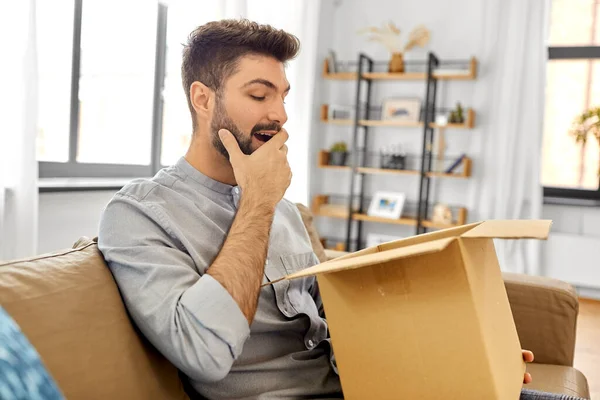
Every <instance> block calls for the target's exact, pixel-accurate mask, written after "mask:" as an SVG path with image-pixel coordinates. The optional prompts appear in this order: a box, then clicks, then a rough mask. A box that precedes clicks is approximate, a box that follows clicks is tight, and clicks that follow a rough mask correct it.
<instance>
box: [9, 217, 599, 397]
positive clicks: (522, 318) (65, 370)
mask: <svg viewBox="0 0 600 400" xmlns="http://www.w3.org/2000/svg"><path fill="white" fill-rule="evenodd" d="M300 208H301V210H302V212H303V218H304V220H305V223H306V224H307V227H308V229H309V232H310V234H311V239H312V241H313V246H314V247H315V252H316V253H317V255H318V256H319V257H320V258H321V260H324V259H326V258H327V255H326V254H325V252H324V251H323V248H322V247H321V246H320V242H319V240H318V235H317V233H316V231H315V230H314V228H313V226H312V222H311V216H310V213H308V211H307V210H306V209H305V208H304V207H300ZM505 282H506V289H507V293H508V296H509V299H510V303H511V307H512V310H513V315H514V317H515V322H516V325H517V330H518V332H519V337H520V339H521V344H522V347H523V348H527V349H531V350H533V351H534V352H535V355H536V363H535V364H531V365H530V366H529V371H530V372H531V373H532V375H533V377H534V383H533V384H531V385H529V387H530V388H532V389H538V390H545V391H550V392H554V393H563V394H570V395H577V396H580V397H584V398H589V391H588V386H587V381H586V379H585V377H584V376H583V374H581V373H580V372H579V371H577V370H576V369H574V368H573V367H572V365H573V354H574V348H575V329H576V320H577V313H578V300H577V296H576V293H575V291H574V290H573V288H572V287H571V286H569V285H567V284H565V283H562V282H559V281H555V280H551V279H546V278H539V277H526V276H522V275H512V274H506V275H505ZM0 305H2V306H3V307H4V308H5V309H6V310H7V312H8V313H9V314H10V315H12V317H13V318H14V319H15V320H16V322H17V323H18V324H19V325H20V326H21V328H22V330H23V331H24V333H25V334H26V335H27V336H28V338H29V340H30V341H31V343H32V344H33V345H34V346H35V347H36V348H37V350H38V352H39V353H40V355H41V357H42V359H43V361H44V362H45V364H46V366H47V368H48V369H49V371H50V372H51V374H52V375H53V377H54V378H55V379H56V381H57V383H58V385H59V386H60V388H61V389H62V391H63V393H64V394H65V395H66V397H67V398H69V399H131V400H134V399H145V400H146V399H187V398H188V397H187V395H186V394H185V391H184V389H183V385H182V383H181V380H180V379H179V375H178V371H177V370H176V368H175V367H174V366H173V365H172V364H170V363H169V362H168V361H167V360H166V359H165V358H164V357H162V356H161V355H160V354H159V353H158V352H157V351H156V350H155V349H154V348H153V347H152V346H151V345H150V344H149V343H147V342H146V341H145V340H144V338H143V337H142V336H141V335H140V334H139V333H138V332H137V331H136V329H135V327H134V326H133V325H132V324H131V322H130V320H129V318H128V316H127V313H126V310H125V308H124V306H123V303H122V302H121V298H120V296H119V292H118V289H117V286H116V284H115V282H114V280H113V278H112V275H111V274H110V271H109V270H108V268H107V267H106V264H105V263H104V260H103V258H102V255H101V254H100V252H99V251H98V248H97V246H96V243H95V242H94V241H92V240H88V239H82V240H80V241H78V242H77V243H76V244H75V246H74V248H73V249H71V250H65V251H62V252H58V253H54V254H48V255H43V256H39V257H35V258H31V259H27V260H21V261H14V262H9V263H0Z"/></svg>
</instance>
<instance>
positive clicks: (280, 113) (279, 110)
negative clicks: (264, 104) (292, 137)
mask: <svg viewBox="0 0 600 400" xmlns="http://www.w3.org/2000/svg"><path fill="white" fill-rule="evenodd" d="M268 118H269V121H273V122H277V123H278V124H279V125H283V124H285V123H286V122H287V119H288V117H287V113H286V112H285V105H284V104H283V100H281V101H279V100H278V101H275V102H274V103H273V106H272V107H271V109H270V110H269V115H268Z"/></svg>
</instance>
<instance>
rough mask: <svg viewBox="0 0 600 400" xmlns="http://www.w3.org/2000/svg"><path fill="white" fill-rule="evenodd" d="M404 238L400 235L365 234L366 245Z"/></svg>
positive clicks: (370, 245)
mask: <svg viewBox="0 0 600 400" xmlns="http://www.w3.org/2000/svg"><path fill="white" fill-rule="evenodd" d="M399 239H404V238H403V237H401V236H391V235H380V234H378V233H369V234H367V247H375V246H379V245H380V244H383V243H387V242H393V241H395V240H399Z"/></svg>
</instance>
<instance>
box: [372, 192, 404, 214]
mask: <svg viewBox="0 0 600 400" xmlns="http://www.w3.org/2000/svg"><path fill="white" fill-rule="evenodd" d="M405 200H406V195H405V194H404V193H397V192H375V194H374V195H373V198H372V199H371V204H370V205H369V210H368V211H367V214H368V215H370V216H372V217H381V218H390V219H398V218H400V216H401V215H402V209H403V208H404V202H405Z"/></svg>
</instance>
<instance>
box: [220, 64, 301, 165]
mask: <svg viewBox="0 0 600 400" xmlns="http://www.w3.org/2000/svg"><path fill="white" fill-rule="evenodd" d="M289 90H290V86H289V83H288V81H287V79H286V77H285V70H284V66H283V64H282V63H280V62H279V61H277V60H276V59H274V58H272V57H267V56H259V55H248V56H244V57H242V58H241V59H240V60H239V62H238V67H237V71H236V73H235V74H233V75H232V76H230V77H229V78H228V79H227V80H226V81H225V82H224V84H223V86H222V88H221V90H220V91H219V93H217V94H216V99H215V108H214V112H213V115H212V120H211V129H210V130H211V137H212V144H213V146H214V147H215V148H216V149H217V150H218V151H219V152H220V153H221V154H223V155H224V156H225V157H226V158H229V156H228V154H227V150H226V149H225V147H224V146H223V143H221V140H220V139H219V135H218V132H219V129H223V128H224V129H227V130H228V131H230V132H231V133H232V134H233V135H234V136H235V138H236V139H237V141H238V143H239V145H240V149H241V150H242V152H244V154H252V153H253V152H254V151H256V149H258V148H259V147H260V146H262V145H263V144H264V143H265V142H267V141H268V140H269V139H270V138H271V137H272V136H273V135H275V134H277V132H279V131H280V130H281V127H282V126H283V124H285V122H286V121H287V114H286V112H285V107H284V104H285V103H284V99H285V97H286V96H287V94H288V92H289Z"/></svg>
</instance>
